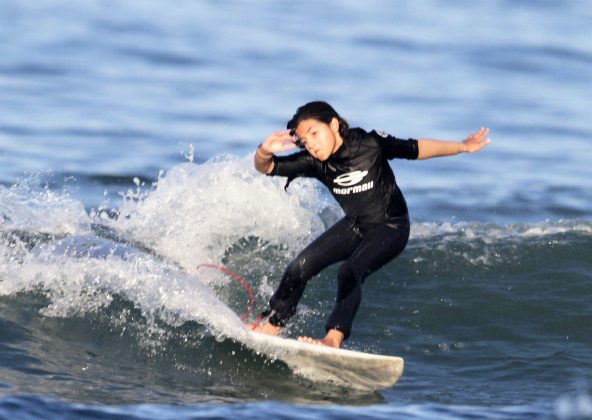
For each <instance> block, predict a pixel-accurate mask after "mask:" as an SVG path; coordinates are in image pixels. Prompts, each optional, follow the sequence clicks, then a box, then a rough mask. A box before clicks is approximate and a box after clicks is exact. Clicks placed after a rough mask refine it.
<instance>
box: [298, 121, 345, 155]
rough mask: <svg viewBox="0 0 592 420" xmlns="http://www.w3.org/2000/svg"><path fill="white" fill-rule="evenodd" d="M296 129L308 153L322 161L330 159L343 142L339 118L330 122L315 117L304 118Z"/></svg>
mask: <svg viewBox="0 0 592 420" xmlns="http://www.w3.org/2000/svg"><path fill="white" fill-rule="evenodd" d="M295 131H296V134H298V137H300V139H301V142H302V143H303V145H304V147H305V148H306V150H307V151H308V153H310V154H311V155H312V156H313V157H314V158H316V159H318V160H320V161H325V160H327V159H329V156H331V155H332V154H333V153H335V152H336V151H337V149H339V146H341V144H342V143H343V139H342V138H341V135H340V134H339V121H338V120H337V118H333V119H332V120H331V122H330V123H329V124H327V123H324V122H322V121H319V120H315V119H314V118H310V119H307V120H302V121H300V123H299V124H298V127H296V130H295Z"/></svg>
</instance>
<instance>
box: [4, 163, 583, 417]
mask: <svg viewBox="0 0 592 420" xmlns="http://www.w3.org/2000/svg"><path fill="white" fill-rule="evenodd" d="M250 159H251V158H250V157H246V158H244V159H239V158H232V157H226V158H218V159H214V160H211V161H208V162H207V163H205V164H194V163H183V164H179V165H177V166H175V167H173V168H172V169H171V170H170V171H169V172H168V173H166V174H162V175H161V176H160V177H159V179H157V180H155V181H154V183H153V184H150V185H142V183H141V182H137V184H138V185H137V188H135V189H130V190H129V191H127V192H126V193H124V194H122V196H123V199H122V202H121V205H120V206H119V207H117V208H108V207H107V206H100V207H98V208H96V209H90V210H86V209H85V208H84V206H83V204H82V202H80V201H78V200H77V199H75V198H73V197H72V196H70V195H68V194H66V193H56V192H53V191H51V190H50V189H48V188H36V187H33V186H31V185H29V184H27V182H22V183H18V184H15V185H13V186H12V187H0V203H1V204H0V215H1V218H0V220H1V221H2V222H1V223H0V313H1V314H2V316H1V318H0V336H2V338H3V340H2V344H1V346H2V349H1V352H0V354H1V355H2V360H3V363H2V367H1V368H0V371H1V372H2V375H1V378H2V379H1V380H0V382H1V384H0V386H4V387H7V389H12V390H13V391H16V392H19V393H39V394H43V395H49V396H53V397H55V398H65V399H68V400H74V401H81V402H95V401H100V402H101V403H103V404H111V403H123V402H125V403H134V402H138V403H140V402H154V403H159V402H163V401H166V402H170V401H171V398H172V399H173V400H174V401H179V402H184V403H190V402H195V401H196V400H197V401H203V402H211V401H219V400H223V401H244V400H251V399H259V398H261V397H262V396H263V397H265V398H270V399H277V400H283V401H289V402H293V401H299V402H321V401H325V400H327V399H329V400H332V401H335V402H338V401H342V400H343V393H344V392H347V393H349V394H351V395H349V397H348V398H350V399H349V400H348V401H350V402H353V403H356V402H357V403H364V404H366V403H368V402H379V401H382V400H383V399H384V398H386V399H389V398H393V399H394V398H396V399H397V400H398V401H401V400H403V401H408V402H410V403H415V402H420V401H424V400H425V399H426V398H430V397H429V396H430V395H432V396H433V394H434V392H441V393H443V395H444V394H446V395H448V396H449V397H450V398H458V399H462V401H464V403H466V404H471V403H475V404H482V402H483V399H482V395H483V394H488V395H489V397H488V401H490V404H491V405H496V406H504V405H511V404H516V403H518V404H521V403H523V404H525V405H527V404H531V403H532V402H533V401H537V402H540V401H542V400H541V396H545V399H546V400H547V401H558V398H559V396H560V395H561V394H559V393H558V390H562V392H570V391H571V392H572V393H573V395H576V393H577V392H581V391H582V389H584V390H585V387H586V385H585V384H586V383H587V381H589V380H590V377H589V375H590V371H591V370H590V367H591V365H590V363H591V360H590V356H589V355H590V352H589V350H590V348H591V347H592V334H591V333H592V330H591V326H592V313H591V312H590V305H589V296H591V295H592V223H591V222H589V221H585V220H564V221H557V222H543V223H532V224H509V225H503V224H494V223H482V222H457V223H448V222H447V223H434V222H417V223H414V224H413V225H412V234H411V239H410V242H409V245H408V247H407V249H406V250H405V252H404V253H403V254H402V255H401V256H400V257H399V258H398V259H397V260H395V261H393V262H391V263H390V264H388V265H387V266H386V267H384V268H383V269H381V270H380V271H379V272H377V273H375V274H374V275H372V276H371V277H369V278H368V279H367V280H366V284H365V286H364V300H363V303H362V308H361V309H360V312H359V314H358V317H357V319H356V323H355V325H354V332H353V334H352V337H351V340H350V341H349V342H348V347H349V348H353V349H358V350H364V351H372V352H377V353H384V354H394V355H400V356H403V357H404V358H405V359H406V372H405V375H404V377H403V379H402V381H401V382H400V383H399V384H398V385H397V386H396V387H395V388H394V389H392V390H386V391H385V392H383V393H382V394H381V395H378V394H372V395H367V394H364V393H356V392H354V391H345V390H343V389H341V388H337V387H336V388H332V387H326V386H322V387H321V386H320V385H318V384H314V383H307V381H305V380H303V379H298V378H294V377H293V376H292V375H291V374H290V373H289V372H288V370H287V368H286V367H285V365H283V363H280V362H271V361H268V360H266V359H265V358H263V357H262V356H259V355H257V354H255V353H253V352H251V351H249V350H248V349H246V348H244V347H242V346H241V345H240V344H238V339H240V337H241V334H244V329H243V326H242V321H241V320H240V318H239V316H238V315H242V314H243V313H244V312H245V310H246V309H247V304H248V297H247V295H246V292H245V291H244V289H242V288H241V287H240V285H238V283H236V282H234V281H233V280H232V279H230V278H228V277H227V276H224V275H223V274H221V273H220V272H217V271H214V270H199V271H197V270H196V266H197V264H200V263H215V264H221V265H224V266H227V267H228V268H230V269H231V270H233V271H235V272H237V273H239V274H241V275H243V276H244V277H245V278H246V279H247V280H248V282H249V283H250V286H251V288H252V289H253V291H254V294H255V302H256V304H255V307H256V308H262V307H263V305H264V304H265V303H266V302H267V300H268V299H269V297H270V296H271V294H272V293H273V291H274V289H275V287H276V286H277V284H278V281H279V278H280V276H281V273H282V271H283V267H284V266H285V265H286V264H287V262H289V261H290V259H291V258H292V257H293V256H294V255H295V254H296V253H297V252H298V251H299V249H300V248H301V247H303V246H304V245H306V243H308V242H309V241H310V240H312V239H313V238H314V237H315V236H317V235H318V234H319V233H321V232H322V231H323V230H324V229H325V228H326V227H327V226H329V225H331V224H332V223H334V222H335V221H336V220H338V219H339V218H340V217H341V216H342V214H341V212H340V210H339V209H338V207H336V205H335V203H334V202H333V201H332V199H331V198H329V197H328V196H327V195H326V194H325V193H324V192H322V191H321V190H320V189H319V187H318V186H317V185H316V184H314V183H313V182H308V181H302V180H301V181H298V182H296V183H293V184H292V185H291V187H290V189H289V192H288V193H286V192H285V191H284V190H283V182H282V181H281V180H276V179H272V178H267V177H261V176H258V175H257V174H255V173H254V171H253V170H252V169H251V160H250ZM253 197H256V198H257V199H256V200H254V199H253ZM336 271H337V266H333V267H330V268H328V269H327V270H325V271H324V272H323V273H321V274H320V275H319V276H317V277H316V278H315V279H313V280H312V281H311V282H310V284H309V287H308V288H307V291H306V293H305V296H304V298H303V300H302V304H301V305H300V308H299V311H298V313H297V315H296V316H295V318H294V320H293V322H292V323H291V324H290V327H289V328H288V334H290V335H297V334H300V333H304V334H310V335H319V334H321V333H322V329H323V324H324V320H325V318H326V317H327V315H328V313H329V311H330V310H331V308H332V302H333V300H334V296H335V287H336V286H335V275H336ZM237 314H238V315H237ZM303 384H305V386H304V387H303V386H302V385H303ZM48 390H51V391H48ZM438 390H439V391H438ZM469 391H470V392H469ZM196 395H197V396H196ZM562 401H563V400H562Z"/></svg>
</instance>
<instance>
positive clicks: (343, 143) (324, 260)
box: [251, 101, 489, 348]
mask: <svg viewBox="0 0 592 420" xmlns="http://www.w3.org/2000/svg"><path fill="white" fill-rule="evenodd" d="M287 128H288V130H285V131H281V132H277V133H273V134H271V135H270V136H269V137H268V138H267V139H266V140H265V141H264V142H263V143H261V144H260V145H259V147H258V148H257V151H256V152H255V168H256V169H257V170H258V171H259V172H261V173H264V174H267V175H277V176H285V177H288V182H287V184H286V188H287V186H288V184H289V183H290V182H291V181H292V180H293V179H294V178H296V177H299V176H302V177H313V178H317V179H318V180H319V181H321V182H322V183H323V184H324V185H325V186H326V187H327V188H329V190H330V191H331V193H332V194H333V196H334V197H335V199H336V200H337V202H338V203H339V204H340V206H341V208H342V209H343V211H344V213H345V217H344V218H343V219H341V220H340V221H338V222H337V223H336V224H335V225H333V226H332V227H330V228H329V229H328V230H327V231H326V232H324V233H323V234H322V235H321V236H319V237H318V238H317V239H316V240H315V241H313V242H312V243H311V244H310V245H309V246H308V247H306V248H305V249H304V250H303V251H302V252H301V253H300V254H299V255H298V256H297V257H296V258H295V259H294V260H293V261H292V262H291V263H290V264H289V265H288V267H287V268H286V271H285V272H284V275H283V277H282V280H281V283H280V286H279V288H278V289H277V291H276V292H275V293H274V295H273V296H272V297H271V300H270V301H269V309H268V310H266V311H265V312H264V313H263V314H262V317H263V323H262V325H259V323H258V322H257V323H254V324H252V325H251V328H252V329H254V330H255V331H260V332H264V333H267V334H272V335H278V334H279V333H280V332H281V329H282V328H283V327H284V326H285V325H286V323H287V321H288V320H289V319H290V317H292V315H294V313H295V312H296V306H297V305H298V301H299V300H300V298H301V296H302V293H303V292H304V288H305V287H306V283H307V282H308V280H310V279H311V278H312V277H313V276H315V275H316V274H318V273H319V272H320V271H321V270H323V269H324V268H326V267H327V266H329V265H331V264H333V263H336V262H339V261H343V263H342V264H341V266H340V267H339V272H338V275H337V280H338V288H337V300H336V303H335V308H334V309H333V312H332V313H331V315H330V316H329V319H328V320H327V323H326V336H325V337H324V338H323V339H320V340H314V339H312V338H309V337H299V340H301V341H305V342H308V343H311V344H321V345H327V346H332V347H338V348H339V347H341V345H342V344H343V341H344V340H345V339H347V338H348V337H349V335H350V333H351V328H352V323H353V320H354V317H355V315H356V312H357V311H358V308H359V306H360V302H361V299H362V284H363V282H364V279H365V278H366V277H368V275H370V274H371V273H373V272H374V271H376V270H378V269H379V268H380V267H382V266H383V265H384V264H386V263H388V262H389V261H391V260H393V259H394V258H395V257H397V256H398V255H399V254H400V253H401V252H402V251H403V249H404V248H405V245H407V240H408V239H409V226H410V224H409V216H408V212H407V204H406V202H405V199H404V197H403V194H402V193H401V190H399V188H398V186H397V184H396V182H395V176H394V174H393V171H392V169H391V167H390V166H389V163H388V160H389V159H393V158H403V159H428V158H432V157H437V156H450V155H456V154H458V153H462V152H468V153H473V152H476V151H478V150H481V149H482V148H483V147H485V146H486V145H487V144H489V140H488V139H486V137H487V135H488V134H489V130H488V129H485V128H481V129H480V130H479V131H478V132H476V133H473V134H471V135H469V136H468V137H467V138H466V139H465V140H463V141H460V142H456V141H442V140H431V139H425V138H422V139H419V140H415V139H408V140H401V139H398V138H396V137H393V136H390V135H387V134H385V133H381V132H377V131H371V132H366V131H364V130H363V129H361V128H349V126H348V124H347V122H346V121H345V120H344V119H343V118H341V117H340V116H339V114H337V112H335V110H334V109H333V108H332V107H331V106H330V105H329V104H327V103H326V102H320V101H319V102H310V103H308V104H306V105H303V106H302V107H300V108H298V110H297V111H296V114H294V116H293V118H292V119H291V120H290V121H289V122H288V125H287ZM298 147H301V148H302V149H304V150H302V151H300V152H299V153H294V154H290V155H287V156H276V155H275V154H276V153H280V152H285V151H288V150H292V149H295V148H298Z"/></svg>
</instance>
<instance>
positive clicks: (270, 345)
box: [244, 331, 404, 390]
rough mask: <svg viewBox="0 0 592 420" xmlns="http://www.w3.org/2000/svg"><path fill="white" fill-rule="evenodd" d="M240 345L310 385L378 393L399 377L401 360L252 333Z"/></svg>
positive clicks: (401, 365) (401, 368)
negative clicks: (280, 364)
mask: <svg viewBox="0 0 592 420" xmlns="http://www.w3.org/2000/svg"><path fill="white" fill-rule="evenodd" d="M244 344H245V345H247V346H248V347H250V348H252V349H253V350H256V351H258V352H261V353H263V354H264V355H266V356H268V357H271V358H273V359H280V360H282V361H283V362H285V363H286V364H287V365H288V367H289V368H290V369H291V370H292V371H293V372H294V373H295V374H297V375H301V376H303V377H305V378H307V379H310V380H312V381H321V382H332V383H335V384H338V385H344V386H349V387H353V388H358V389H366V390H378V389H384V388H388V387H391V386H393V385H394V384H395V383H396V382H397V381H398V380H399V378H400V377H401V375H402V374H403V366H404V362H403V359H402V358H401V357H395V356H383V355H379V354H371V353H363V352H359V351H353V350H345V349H336V348H332V347H327V346H319V345H315V344H309V343H304V342H301V341H298V340H295V339H291V338H282V337H275V336H271V335H268V334H264V333H259V332H254V331H249V332H248V338H247V342H245V343H244Z"/></svg>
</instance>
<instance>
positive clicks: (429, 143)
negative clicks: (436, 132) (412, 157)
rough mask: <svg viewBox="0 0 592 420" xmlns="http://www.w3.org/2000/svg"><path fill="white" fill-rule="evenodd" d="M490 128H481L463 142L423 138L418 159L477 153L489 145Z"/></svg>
mask: <svg viewBox="0 0 592 420" xmlns="http://www.w3.org/2000/svg"><path fill="white" fill-rule="evenodd" d="M488 134H489V128H481V129H480V130H479V131H477V132H475V133H471V134H469V136H468V137H467V138H466V139H464V140H462V141H445V140H434V139H426V138H422V139H419V140H418V148H419V155H418V156H417V159H429V158H433V157H440V156H452V155H457V154H459V153H475V152H477V151H479V150H481V149H483V148H484V147H485V146H487V145H488V144H489V141H490V140H489V139H488V138H487V135H488Z"/></svg>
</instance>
